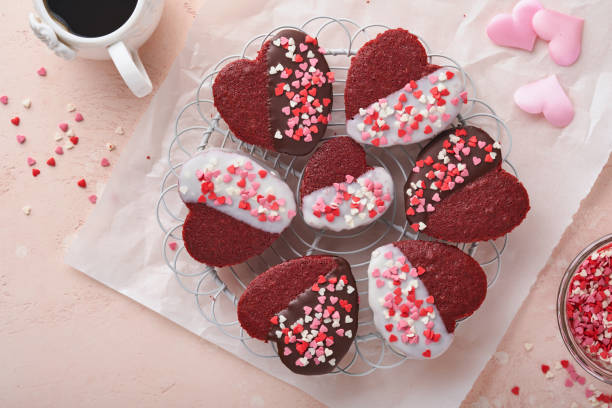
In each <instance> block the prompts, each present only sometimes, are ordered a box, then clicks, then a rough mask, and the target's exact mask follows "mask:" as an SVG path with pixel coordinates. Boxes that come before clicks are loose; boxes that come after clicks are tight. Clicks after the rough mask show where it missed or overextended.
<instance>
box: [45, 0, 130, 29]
mask: <svg viewBox="0 0 612 408" xmlns="http://www.w3.org/2000/svg"><path fill="white" fill-rule="evenodd" d="M137 2H138V0H45V3H46V6H47V10H49V14H51V16H53V18H55V19H56V20H57V22H58V23H60V24H62V25H63V26H64V27H66V29H67V30H68V31H70V32H71V33H73V34H76V35H78V36H81V37H102V36H103V35H106V34H110V33H112V32H113V31H115V30H116V29H118V28H119V27H121V26H122V25H123V24H124V23H125V22H126V21H127V20H128V19H129V18H130V16H131V15H132V13H133V12H134V9H135V8H136V3H137Z"/></svg>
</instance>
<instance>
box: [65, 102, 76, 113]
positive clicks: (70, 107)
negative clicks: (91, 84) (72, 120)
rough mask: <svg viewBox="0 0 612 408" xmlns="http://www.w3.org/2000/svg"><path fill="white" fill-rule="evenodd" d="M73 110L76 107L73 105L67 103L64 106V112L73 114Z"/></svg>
mask: <svg viewBox="0 0 612 408" xmlns="http://www.w3.org/2000/svg"><path fill="white" fill-rule="evenodd" d="M75 110H76V106H74V104H72V103H69V104H68V105H66V111H68V112H74V111H75Z"/></svg>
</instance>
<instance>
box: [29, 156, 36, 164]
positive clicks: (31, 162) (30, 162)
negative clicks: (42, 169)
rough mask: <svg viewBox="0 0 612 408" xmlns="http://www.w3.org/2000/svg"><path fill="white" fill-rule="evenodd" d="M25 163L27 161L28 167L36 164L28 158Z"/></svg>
mask: <svg viewBox="0 0 612 408" xmlns="http://www.w3.org/2000/svg"><path fill="white" fill-rule="evenodd" d="M27 161H28V166H33V165H35V164H36V160H34V159H33V158H31V157H28V159H27Z"/></svg>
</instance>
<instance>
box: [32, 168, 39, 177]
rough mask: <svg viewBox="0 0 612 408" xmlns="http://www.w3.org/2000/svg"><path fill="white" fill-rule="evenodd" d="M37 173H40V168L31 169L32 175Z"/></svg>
mask: <svg viewBox="0 0 612 408" xmlns="http://www.w3.org/2000/svg"><path fill="white" fill-rule="evenodd" d="M39 174H40V170H38V169H32V175H33V176H34V177H36V176H38V175H39Z"/></svg>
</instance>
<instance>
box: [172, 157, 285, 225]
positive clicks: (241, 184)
mask: <svg viewBox="0 0 612 408" xmlns="http://www.w3.org/2000/svg"><path fill="white" fill-rule="evenodd" d="M230 169H231V170H232V171H233V173H232V172H230ZM198 176H199V177H198ZM262 176H263V177H262ZM205 183H212V186H211V185H210V184H207V186H203V185H204V184H205ZM213 186H214V187H213ZM206 187H209V188H210V187H213V188H214V190H213V191H212V192H214V195H212V196H211V195H210V193H211V191H207V192H206V193H205V194H203V191H202V189H203V188H206ZM179 194H180V196H181V199H182V200H183V201H184V202H186V203H197V202H198V200H199V199H200V200H201V199H202V198H201V197H202V196H204V197H206V198H207V199H206V200H205V201H204V203H205V204H206V205H208V206H210V207H212V208H214V209H215V210H217V211H221V212H222V213H224V214H227V215H229V216H231V217H234V218H236V219H238V220H240V221H242V222H244V223H245V224H248V225H250V226H252V227H255V228H258V229H260V230H262V231H266V232H270V233H280V232H282V231H283V230H284V229H285V228H287V226H288V225H289V224H290V223H291V219H292V218H293V217H294V216H295V214H296V212H295V210H296V203H295V198H294V196H293V192H292V191H291V189H290V188H289V186H288V185H287V184H286V183H285V182H284V181H283V180H281V179H280V177H279V176H278V174H277V173H276V172H274V171H273V170H271V169H269V168H267V167H264V166H262V165H261V164H259V163H257V162H256V161H254V160H253V159H252V158H250V157H247V156H244V155H242V154H240V153H236V152H234V151H231V150H226V149H219V148H210V149H206V150H204V151H203V152H201V153H198V154H197V155H196V156H194V157H192V158H191V159H189V160H188V161H187V162H185V163H184V164H183V167H182V170H181V174H180V176H179ZM210 197H212V199H211V198H210ZM215 197H216V198H215Z"/></svg>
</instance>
